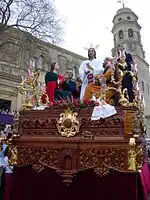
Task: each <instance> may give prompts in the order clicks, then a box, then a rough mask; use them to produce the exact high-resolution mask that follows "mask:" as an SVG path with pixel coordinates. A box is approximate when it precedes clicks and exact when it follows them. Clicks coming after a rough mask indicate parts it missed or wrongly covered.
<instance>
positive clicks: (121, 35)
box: [119, 30, 123, 39]
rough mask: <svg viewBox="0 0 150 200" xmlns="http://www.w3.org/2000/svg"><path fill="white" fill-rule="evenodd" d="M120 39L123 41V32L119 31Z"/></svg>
mask: <svg viewBox="0 0 150 200" xmlns="http://www.w3.org/2000/svg"><path fill="white" fill-rule="evenodd" d="M119 39H123V31H122V30H120V31H119Z"/></svg>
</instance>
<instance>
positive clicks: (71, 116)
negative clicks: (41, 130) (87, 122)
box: [57, 108, 80, 137]
mask: <svg viewBox="0 0 150 200" xmlns="http://www.w3.org/2000/svg"><path fill="white" fill-rule="evenodd" d="M77 115H78V113H73V112H72V111H71V110H70V109H69V108H68V109H67V110H66V111H65V112H64V113H61V114H60V118H59V120H58V121H57V129H58V132H59V133H60V134H61V136H65V137H72V136H75V135H76V134H77V133H78V132H79V129H80V123H79V120H78V119H77Z"/></svg>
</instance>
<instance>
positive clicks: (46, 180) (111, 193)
mask: <svg viewBox="0 0 150 200" xmlns="http://www.w3.org/2000/svg"><path fill="white" fill-rule="evenodd" d="M20 199H21V200H41V199H44V200H70V199H71V200H77V199H84V200H85V199H86V200H110V199H111V200H113V199H114V200H137V199H138V200H143V192H142V186H141V181H140V176H139V174H138V173H124V172H118V171H112V172H110V173H109V174H108V175H106V176H104V177H102V178H101V177H100V176H98V175H97V174H96V173H94V172H93V169H88V170H85V171H82V172H79V173H78V174H77V175H76V176H75V177H74V179H73V182H72V183H71V184H70V186H66V185H65V184H64V183H63V182H62V180H61V177H60V176H59V175H57V174H56V172H55V171H53V170H52V169H49V168H45V170H44V171H43V172H41V173H39V174H38V173H36V172H35V171H34V170H33V169H32V168H31V166H27V167H22V168H16V169H15V172H14V180H13V191H12V200H20Z"/></svg>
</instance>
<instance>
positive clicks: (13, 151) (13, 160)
mask: <svg viewBox="0 0 150 200" xmlns="http://www.w3.org/2000/svg"><path fill="white" fill-rule="evenodd" d="M8 155H9V156H8V157H9V164H10V165H11V166H14V165H16V164H17V160H18V150H17V146H15V145H12V144H9V152H8Z"/></svg>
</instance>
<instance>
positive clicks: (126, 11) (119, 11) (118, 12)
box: [116, 7, 135, 15]
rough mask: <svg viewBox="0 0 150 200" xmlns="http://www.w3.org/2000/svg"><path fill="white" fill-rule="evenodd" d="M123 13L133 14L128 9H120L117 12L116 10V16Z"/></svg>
mask: <svg viewBox="0 0 150 200" xmlns="http://www.w3.org/2000/svg"><path fill="white" fill-rule="evenodd" d="M123 13H132V14H135V13H134V12H133V11H132V10H131V9H130V8H126V7H125V8H120V9H119V10H117V12H116V15H120V14H123Z"/></svg>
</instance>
